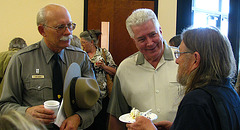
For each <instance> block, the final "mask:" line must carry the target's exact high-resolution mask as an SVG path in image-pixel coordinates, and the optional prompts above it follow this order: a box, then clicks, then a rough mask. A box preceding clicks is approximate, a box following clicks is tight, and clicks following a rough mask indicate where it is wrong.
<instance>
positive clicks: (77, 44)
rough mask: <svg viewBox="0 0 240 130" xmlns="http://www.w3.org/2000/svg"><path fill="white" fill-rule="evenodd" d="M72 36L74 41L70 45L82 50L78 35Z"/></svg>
mask: <svg viewBox="0 0 240 130" xmlns="http://www.w3.org/2000/svg"><path fill="white" fill-rule="evenodd" d="M72 36H73V39H72V41H71V43H70V45H72V46H75V47H78V48H82V47H81V41H80V39H79V38H78V37H77V36H76V35H72Z"/></svg>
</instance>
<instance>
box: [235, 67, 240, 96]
mask: <svg viewBox="0 0 240 130" xmlns="http://www.w3.org/2000/svg"><path fill="white" fill-rule="evenodd" d="M235 89H236V91H237V93H238V95H239V96H240V71H239V73H238V76H237V82H236V84H235Z"/></svg>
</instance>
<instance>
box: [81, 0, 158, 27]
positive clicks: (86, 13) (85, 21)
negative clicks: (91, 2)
mask: <svg viewBox="0 0 240 130" xmlns="http://www.w3.org/2000/svg"><path fill="white" fill-rule="evenodd" d="M137 1H154V13H155V14H156V16H157V17H158V0H137ZM83 18H84V20H83V31H86V30H88V0H84V16H83Z"/></svg>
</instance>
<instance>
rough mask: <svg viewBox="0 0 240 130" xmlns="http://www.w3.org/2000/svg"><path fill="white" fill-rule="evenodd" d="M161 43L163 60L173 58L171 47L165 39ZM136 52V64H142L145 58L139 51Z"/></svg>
mask: <svg viewBox="0 0 240 130" xmlns="http://www.w3.org/2000/svg"><path fill="white" fill-rule="evenodd" d="M163 44H164V48H165V49H164V53H163V57H164V60H168V61H171V60H174V58H173V53H172V49H171V47H170V46H168V45H167V43H166V41H165V40H164V41H163ZM137 53H138V54H137V55H138V56H137V61H136V65H141V64H144V59H145V58H144V56H143V54H142V53H141V52H140V51H138V52H137Z"/></svg>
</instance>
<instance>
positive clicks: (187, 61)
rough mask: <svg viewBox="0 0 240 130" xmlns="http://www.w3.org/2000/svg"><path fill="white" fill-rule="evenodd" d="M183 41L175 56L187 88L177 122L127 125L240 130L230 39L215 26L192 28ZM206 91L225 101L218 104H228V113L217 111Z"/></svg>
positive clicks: (149, 129) (144, 129)
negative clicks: (233, 83)
mask: <svg viewBox="0 0 240 130" xmlns="http://www.w3.org/2000/svg"><path fill="white" fill-rule="evenodd" d="M182 39H183V40H182V42H181V44H180V46H179V50H177V51H176V52H175V56H176V58H177V59H176V64H178V65H179V67H178V76H177V79H178V82H179V83H180V84H182V85H184V86H186V88H185V96H184V98H183V100H182V101H181V103H180V105H179V107H178V112H177V116H176V118H175V120H174V122H173V123H172V122H170V121H160V122H158V123H155V124H153V123H152V122H151V121H150V120H149V119H147V118H145V117H143V116H140V117H138V118H137V119H136V122H135V123H133V124H127V127H128V129H129V130H133V129H134V130H155V129H164V130H168V129H170V130H196V129H197V130H221V129H229V130H239V129H240V120H239V119H240V111H239V110H240V98H239V97H238V95H237V93H236V91H235V90H234V89H233V87H232V86H231V83H230V81H231V80H230V79H231V78H233V76H234V75H235V73H236V64H235V59H234V55H233V51H232V48H231V44H230V42H229V40H228V39H227V38H226V37H225V36H224V35H223V34H222V33H221V32H220V31H219V30H218V29H217V28H215V27H206V28H191V27H190V28H188V29H186V30H185V31H183V33H182ZM204 89H207V90H211V91H212V92H213V93H215V94H216V95H217V96H218V97H219V98H220V99H221V101H219V102H218V103H221V104H223V105H224V109H225V110H226V112H223V111H222V110H221V111H219V112H218V111H217V108H219V107H217V106H215V105H214V104H215V103H216V102H215V100H213V97H212V96H211V94H209V93H208V92H207V91H205V90H204ZM214 99H216V98H215V96H214ZM159 102H160V101H159ZM218 110H219V109H218ZM220 114H226V116H220ZM222 120H225V121H224V122H222ZM221 122H222V123H221ZM227 124H228V125H227ZM154 125H155V126H154ZM224 127H225V128H224Z"/></svg>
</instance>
